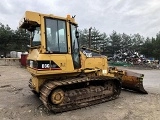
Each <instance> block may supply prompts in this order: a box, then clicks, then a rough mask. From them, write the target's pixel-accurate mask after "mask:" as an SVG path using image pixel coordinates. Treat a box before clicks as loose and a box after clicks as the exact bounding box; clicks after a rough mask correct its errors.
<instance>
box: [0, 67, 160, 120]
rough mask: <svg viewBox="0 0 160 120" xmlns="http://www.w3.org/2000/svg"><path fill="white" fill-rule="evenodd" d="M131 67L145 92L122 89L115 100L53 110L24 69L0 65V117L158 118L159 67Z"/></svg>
mask: <svg viewBox="0 0 160 120" xmlns="http://www.w3.org/2000/svg"><path fill="white" fill-rule="evenodd" d="M130 70H132V69H130ZM132 71H134V72H139V73H143V74H144V75H145V77H144V87H145V89H146V90H147V91H148V92H149V94H148V95H142V94H138V93H134V92H128V91H125V90H122V93H121V95H120V97H119V98H118V99H116V100H113V101H109V102H106V103H102V104H98V105H94V106H91V107H87V108H83V109H78V110H74V111H69V112H64V113H60V114H53V113H50V112H47V111H46V109H45V108H44V107H43V105H42V102H41V101H40V100H39V99H38V97H37V96H36V95H34V94H33V93H32V92H31V91H30V89H29V87H28V80H29V78H30V77H31V76H30V74H29V73H28V72H27V70H26V69H24V68H21V67H16V66H0V120H10V119H13V120H21V119H22V120H37V119H38V120H53V119H55V120H56V119H57V120H160V70H135V69H134V70H132Z"/></svg>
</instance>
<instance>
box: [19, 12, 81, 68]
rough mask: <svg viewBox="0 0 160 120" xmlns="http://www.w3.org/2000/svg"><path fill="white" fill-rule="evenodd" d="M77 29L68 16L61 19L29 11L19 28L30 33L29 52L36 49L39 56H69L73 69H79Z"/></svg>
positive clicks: (72, 19)
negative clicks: (70, 56)
mask: <svg viewBox="0 0 160 120" xmlns="http://www.w3.org/2000/svg"><path fill="white" fill-rule="evenodd" d="M77 27H78V25H77V23H76V22H75V21H74V18H71V17H70V15H68V16H67V18H62V17H58V16H54V15H45V14H40V13H36V12H30V11H27V12H26V13H25V17H23V19H22V20H21V22H20V28H23V29H27V30H28V32H29V33H30V36H31V40H30V50H33V49H38V51H39V52H40V54H71V55H72V59H73V65H74V68H75V69H78V68H80V67H81V65H80V55H79V54H80V53H79V45H78V37H79V33H78V31H77Z"/></svg>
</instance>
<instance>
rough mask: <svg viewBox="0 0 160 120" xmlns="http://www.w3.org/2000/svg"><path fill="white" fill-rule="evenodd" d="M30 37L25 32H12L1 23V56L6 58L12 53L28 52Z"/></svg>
mask: <svg viewBox="0 0 160 120" xmlns="http://www.w3.org/2000/svg"><path fill="white" fill-rule="evenodd" d="M27 44H29V35H28V34H27V33H26V32H25V31H24V30H19V29H17V30H12V29H11V28H10V27H9V26H8V25H6V26H5V25H3V24H2V23H0V54H3V55H4V56H5V57H6V54H7V53H9V52H10V51H22V52H23V51H26V50H27V48H26V47H27Z"/></svg>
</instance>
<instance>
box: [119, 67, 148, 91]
mask: <svg viewBox="0 0 160 120" xmlns="http://www.w3.org/2000/svg"><path fill="white" fill-rule="evenodd" d="M124 73H125V74H124V75H122V77H121V80H122V88H125V89H128V90H134V91H137V92H140V93H143V94H148V92H147V91H146V90H145V89H144V87H143V77H144V75H143V74H139V73H135V72H132V71H127V70H126V71H125V72H124Z"/></svg>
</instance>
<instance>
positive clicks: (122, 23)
mask: <svg viewBox="0 0 160 120" xmlns="http://www.w3.org/2000/svg"><path fill="white" fill-rule="evenodd" d="M25 11H35V12H40V13H45V14H53V15H56V16H62V17H66V16H67V14H70V15H76V17H75V19H76V22H77V23H78V26H79V29H84V28H87V29H89V28H90V27H95V28H96V29H97V30H99V31H100V32H102V33H103V32H105V33H106V34H107V35H109V34H111V33H112V32H113V30H114V31H116V32H118V33H126V34H128V35H130V34H136V33H139V34H140V35H142V36H144V37H155V36H156V34H157V33H158V32H159V31H160V0H3V2H0V22H1V23H2V24H4V25H6V24H8V25H9V26H10V27H11V28H12V29H17V28H18V25H19V21H20V20H21V18H22V17H23V16H24V13H25Z"/></svg>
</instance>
